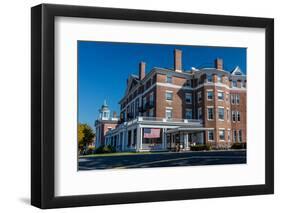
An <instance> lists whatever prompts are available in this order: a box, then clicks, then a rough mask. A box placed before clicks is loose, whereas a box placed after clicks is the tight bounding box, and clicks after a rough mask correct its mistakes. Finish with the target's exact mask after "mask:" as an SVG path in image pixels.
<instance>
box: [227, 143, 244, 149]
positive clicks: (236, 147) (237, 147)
mask: <svg viewBox="0 0 281 213" xmlns="http://www.w3.org/2000/svg"><path fill="white" fill-rule="evenodd" d="M246 148H247V145H246V143H234V144H232V146H231V149H246Z"/></svg>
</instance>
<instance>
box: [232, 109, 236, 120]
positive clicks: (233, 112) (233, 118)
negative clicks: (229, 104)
mask: <svg viewBox="0 0 281 213" xmlns="http://www.w3.org/2000/svg"><path fill="white" fill-rule="evenodd" d="M235 121H236V116H235V111H232V122H235Z"/></svg>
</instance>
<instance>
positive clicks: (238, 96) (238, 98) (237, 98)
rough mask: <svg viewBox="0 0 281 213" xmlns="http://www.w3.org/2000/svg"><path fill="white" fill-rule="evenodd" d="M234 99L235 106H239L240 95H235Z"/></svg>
mask: <svg viewBox="0 0 281 213" xmlns="http://www.w3.org/2000/svg"><path fill="white" fill-rule="evenodd" d="M235 98H236V104H240V95H239V94H237V95H236V96H235Z"/></svg>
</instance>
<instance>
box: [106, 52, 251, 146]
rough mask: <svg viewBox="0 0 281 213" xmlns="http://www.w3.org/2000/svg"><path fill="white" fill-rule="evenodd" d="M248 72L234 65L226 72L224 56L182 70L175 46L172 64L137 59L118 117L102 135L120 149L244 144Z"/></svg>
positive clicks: (179, 56) (180, 54) (107, 141)
mask: <svg viewBox="0 0 281 213" xmlns="http://www.w3.org/2000/svg"><path fill="white" fill-rule="evenodd" d="M246 97H247V93H246V75H245V74H243V72H242V71H241V69H240V68H239V67H238V66H237V67H236V68H235V69H234V70H233V71H226V70H224V67H223V60H222V59H215V60H214V66H212V67H210V68H201V69H196V68H192V69H191V70H183V69H182V51H181V50H177V49H176V50H174V68H173V69H166V68H158V67H155V68H153V69H152V70H151V71H150V72H148V73H147V74H146V64H145V63H144V62H141V63H140V64H139V75H138V76H137V75H131V76H129V78H128V80H127V89H126V92H125V95H124V97H123V98H122V99H121V100H120V102H119V104H120V120H119V122H118V125H116V128H112V129H111V130H110V131H108V132H107V133H106V134H105V143H106V144H111V145H113V146H115V147H116V148H117V150H119V151H146V150H173V149H174V148H175V147H176V146H178V145H179V146H180V148H181V149H183V150H188V149H189V147H190V145H191V144H210V145H211V146H212V147H216V148H222V147H223V148H225V147H230V146H231V145H232V143H236V142H237V143H246V137H247V130H246V123H247V111H246V109H247V108H246V99H247V98H246Z"/></svg>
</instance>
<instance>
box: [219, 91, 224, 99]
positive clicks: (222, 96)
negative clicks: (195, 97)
mask: <svg viewBox="0 0 281 213" xmlns="http://www.w3.org/2000/svg"><path fill="white" fill-rule="evenodd" d="M218 100H219V101H223V100H224V92H221V91H219V92H218Z"/></svg>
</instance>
